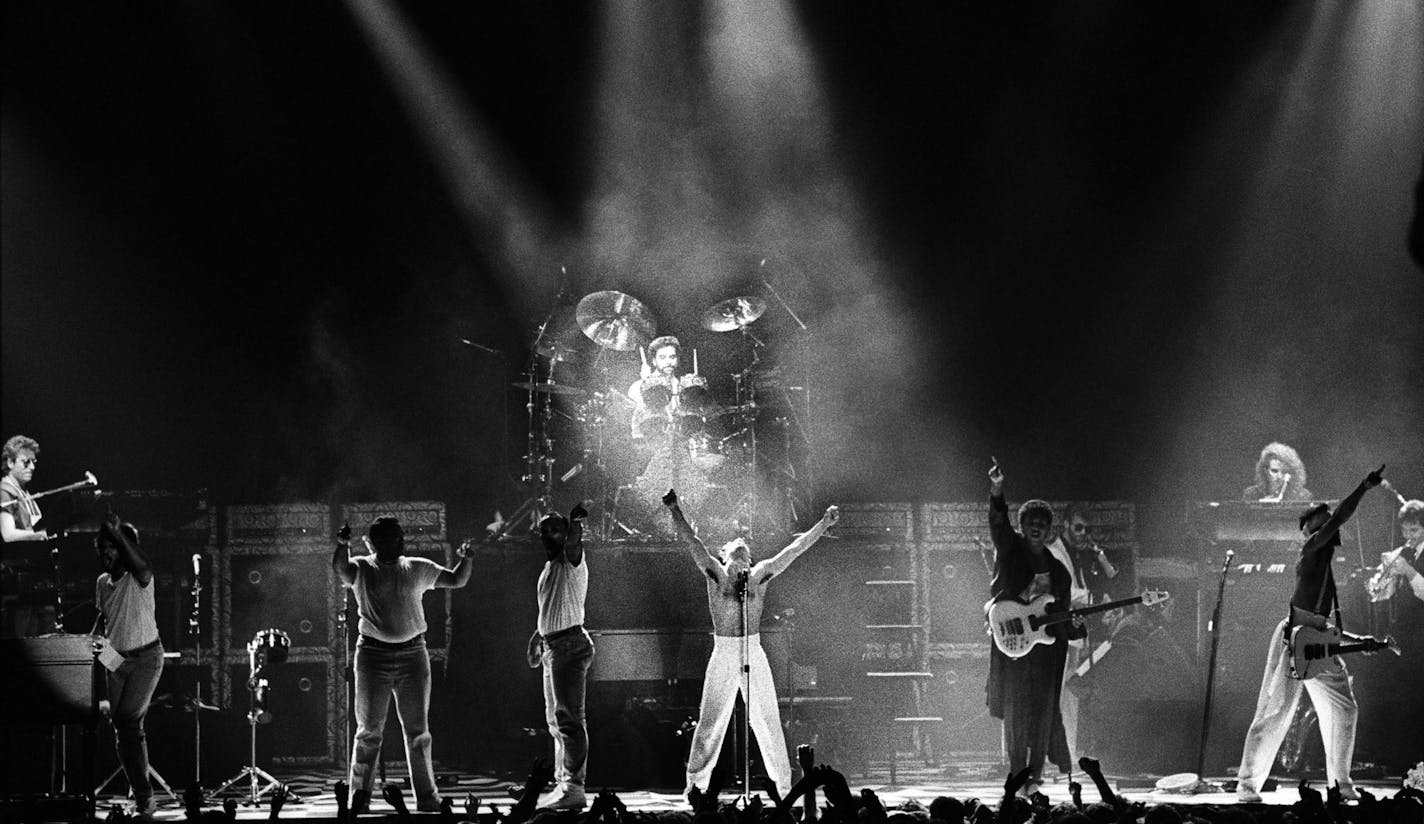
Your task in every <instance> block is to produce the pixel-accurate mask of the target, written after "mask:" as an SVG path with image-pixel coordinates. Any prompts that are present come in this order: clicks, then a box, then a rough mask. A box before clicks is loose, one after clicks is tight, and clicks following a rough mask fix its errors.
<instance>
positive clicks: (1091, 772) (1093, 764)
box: [1078, 755, 1103, 778]
mask: <svg viewBox="0 0 1424 824" xmlns="http://www.w3.org/2000/svg"><path fill="white" fill-rule="evenodd" d="M1078 767H1079V769H1081V770H1082V771H1083V772H1085V773H1087V774H1088V777H1089V778H1092V777H1093V776H1095V775H1102V774H1103V765H1102V763H1101V762H1099V761H1098V759H1096V758H1089V757H1088V756H1086V755H1085V756H1083V757H1082V758H1079V759H1078Z"/></svg>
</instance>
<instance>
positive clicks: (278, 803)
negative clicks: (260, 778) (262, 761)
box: [267, 783, 292, 821]
mask: <svg viewBox="0 0 1424 824" xmlns="http://www.w3.org/2000/svg"><path fill="white" fill-rule="evenodd" d="M291 792H292V791H291V790H290V789H288V788H287V785H286V784H282V783H278V784H277V786H275V787H273V788H272V801H271V802H270V803H269V805H268V809H269V810H270V812H269V813H268V814H267V818H268V820H270V821H276V820H277V817H278V816H279V815H281V813H282V807H283V806H284V805H286V803H287V798H288V797H289V796H290V795H291Z"/></svg>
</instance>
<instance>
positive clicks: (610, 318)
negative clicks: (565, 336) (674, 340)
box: [575, 289, 658, 352]
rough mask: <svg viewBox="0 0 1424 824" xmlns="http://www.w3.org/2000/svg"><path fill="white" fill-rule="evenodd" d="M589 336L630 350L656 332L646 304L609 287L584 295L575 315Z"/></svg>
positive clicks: (619, 348)
mask: <svg viewBox="0 0 1424 824" xmlns="http://www.w3.org/2000/svg"><path fill="white" fill-rule="evenodd" d="M575 317H576V318H577V319H578V325H579V328H580V329H582V330H583V333H584V334H585V335H587V336H588V339H589V340H591V341H593V342H594V343H596V344H598V345H599V346H602V347H604V348H607V349H613V350H616V351H618V352H629V351H632V350H633V349H634V348H635V347H637V345H638V343H639V341H641V340H649V339H651V338H652V337H653V336H654V335H655V334H656V333H657V328H658V327H657V323H655V322H654V321H653V313H652V312H651V311H650V310H649V309H648V307H647V305H646V304H644V303H643V302H642V301H640V300H638V299H637V298H635V297H633V296H632V295H628V294H624V293H623V292H615V291H613V290H611V289H610V290H608V291H606V292H594V293H593V294H591V295H585V296H584V298H583V300H580V301H579V302H578V311H577V313H576V315H575Z"/></svg>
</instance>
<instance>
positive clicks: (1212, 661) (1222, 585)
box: [1194, 549, 1236, 792]
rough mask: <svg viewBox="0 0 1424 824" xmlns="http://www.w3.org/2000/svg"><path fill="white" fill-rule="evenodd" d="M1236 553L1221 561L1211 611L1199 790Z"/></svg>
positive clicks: (1203, 786)
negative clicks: (1229, 577) (1228, 580)
mask: <svg viewBox="0 0 1424 824" xmlns="http://www.w3.org/2000/svg"><path fill="white" fill-rule="evenodd" d="M1235 555H1236V552H1235V550H1231V549H1228V550H1226V558H1225V560H1223V561H1222V563H1221V580H1220V581H1219V582H1218V583H1217V586H1216V608H1215V609H1213V610H1212V612H1211V654H1210V655H1209V656H1208V660H1207V670H1206V700H1205V701H1203V702H1202V727H1201V743H1200V744H1199V745H1198V746H1197V783H1196V786H1195V788H1194V789H1195V791H1198V792H1201V791H1205V790H1206V782H1205V780H1204V779H1203V778H1202V772H1203V770H1205V769H1206V740H1207V733H1208V732H1209V731H1210V730H1211V699H1212V692H1213V689H1214V687H1215V685H1216V653H1217V648H1218V647H1219V646H1220V644H1221V607H1222V604H1223V603H1224V602H1225V600H1226V576H1227V574H1228V573H1229V572H1230V571H1231V559H1232V558H1233V557H1234V556H1235Z"/></svg>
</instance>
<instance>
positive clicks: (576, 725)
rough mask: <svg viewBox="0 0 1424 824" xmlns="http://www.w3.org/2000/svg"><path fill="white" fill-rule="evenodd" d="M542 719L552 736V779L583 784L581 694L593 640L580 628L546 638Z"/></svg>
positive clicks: (585, 746) (585, 734)
mask: <svg viewBox="0 0 1424 824" xmlns="http://www.w3.org/2000/svg"><path fill="white" fill-rule="evenodd" d="M543 663H544V721H545V723H546V724H548V725H549V735H551V736H553V739H554V779H555V780H556V781H558V782H559V785H560V786H561V787H570V786H572V787H582V786H583V785H584V778H585V776H586V775H587V774H588V725H587V723H586V722H585V720H584V697H585V693H586V684H587V680H588V669H589V667H590V666H591V665H592V664H593V640H592V639H590V638H589V637H588V632H587V631H585V630H583V629H580V630H578V631H577V632H571V633H569V634H568V635H564V636H561V637H558V638H555V639H554V640H552V641H546V642H545V648H544V659H543Z"/></svg>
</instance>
